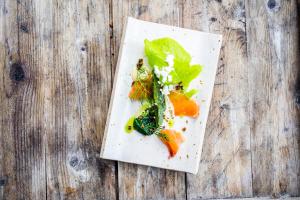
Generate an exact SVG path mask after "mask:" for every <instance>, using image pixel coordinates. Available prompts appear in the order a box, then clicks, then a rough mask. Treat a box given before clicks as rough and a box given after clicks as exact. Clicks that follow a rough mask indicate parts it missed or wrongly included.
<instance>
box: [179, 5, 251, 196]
mask: <svg viewBox="0 0 300 200" xmlns="http://www.w3.org/2000/svg"><path fill="white" fill-rule="evenodd" d="M182 16H183V17H182V19H183V26H184V27H187V28H192V29H198V30H203V31H209V32H213V33H220V34H222V35H223V45H222V49H221V55H220V61H219V67H218V70H217V76H216V81H215V87H214V94H213V99H212V104H211V108H210V113H209V118H208V122H207V128H206V135H205V139H204V145H203V150H202V156H201V157H202V158H201V163H200V167H199V172H198V175H197V176H194V175H190V174H188V175H187V198H188V199H199V198H224V197H249V196H252V182H251V154H250V153H251V152H250V126H249V104H248V77H247V73H248V67H247V55H246V33H245V23H246V22H245V6H244V1H243V0H241V1H232V0H226V1H193V0H187V1H184V3H183V11H182Z"/></svg>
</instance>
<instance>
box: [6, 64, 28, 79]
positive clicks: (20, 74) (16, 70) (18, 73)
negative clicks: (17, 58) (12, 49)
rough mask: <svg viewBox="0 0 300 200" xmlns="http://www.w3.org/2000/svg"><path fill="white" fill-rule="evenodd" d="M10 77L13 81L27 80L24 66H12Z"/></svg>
mask: <svg viewBox="0 0 300 200" xmlns="http://www.w3.org/2000/svg"><path fill="white" fill-rule="evenodd" d="M9 76H10V79H11V80H14V81H23V80H24V79H25V72H24V69H23V67H22V64H21V63H19V62H17V63H14V64H12V65H11V67H10V73H9Z"/></svg>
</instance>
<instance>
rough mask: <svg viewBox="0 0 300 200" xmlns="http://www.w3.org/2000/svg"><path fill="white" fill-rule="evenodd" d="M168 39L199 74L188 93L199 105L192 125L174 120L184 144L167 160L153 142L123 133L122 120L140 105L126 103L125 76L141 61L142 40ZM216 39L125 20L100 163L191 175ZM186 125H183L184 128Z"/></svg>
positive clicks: (159, 144) (218, 42) (198, 152)
mask: <svg viewBox="0 0 300 200" xmlns="http://www.w3.org/2000/svg"><path fill="white" fill-rule="evenodd" d="M161 37H171V38H173V39H175V40H176V41H177V42H179V43H180V44H181V45H182V46H183V47H184V48H185V49H186V50H187V51H188V52H189V53H190V54H191V56H192V63H193V64H200V65H202V66H203V70H202V72H201V74H200V75H199V77H198V78H197V79H195V80H194V81H193V82H192V83H191V85H190V87H191V88H197V89H199V91H200V92H199V93H198V94H197V95H195V96H194V97H193V98H194V99H195V100H196V101H197V102H198V104H199V105H200V115H199V117H198V118H197V119H191V118H188V117H182V118H180V117H178V118H177V117H176V119H175V123H174V128H173V129H175V130H178V131H180V130H181V129H182V128H183V127H186V131H185V132H183V134H184V135H185V137H186V141H185V142H184V143H183V144H182V145H181V147H180V149H179V151H178V153H177V155H176V156H175V157H173V158H171V159H169V152H168V149H167V147H166V146H165V145H164V144H163V143H162V142H161V141H160V140H159V139H158V137H156V136H155V135H152V136H143V135H141V134H139V133H138V132H136V131H133V132H131V133H130V134H128V133H126V132H125V130H124V127H125V124H126V122H127V120H128V119H129V118H130V117H131V116H132V115H133V114H134V113H136V111H137V110H138V108H139V106H140V103H138V102H133V101H131V100H130V99H129V98H128V93H129V91H130V87H131V82H132V79H131V75H130V74H131V71H132V69H133V67H135V65H136V63H137V61H138V59H139V58H145V60H147V59H146V57H145V55H144V39H149V40H152V39H157V38H161ZM221 43H222V36H221V35H217V34H210V33H205V32H200V31H194V30H189V29H183V28H179V27H173V26H167V25H162V24H157V23H152V22H146V21H141V20H137V19H134V18H131V17H129V18H128V20H127V24H126V28H125V29H124V33H123V38H122V44H121V45H120V46H121V49H120V52H119V59H118V64H117V70H116V74H115V81H114V88H113V93H112V97H111V102H110V108H109V113H108V118H107V122H106V128H105V133H104V138H103V143H102V149H101V157H102V158H105V159H111V160H118V161H123V162H129V163H136V164H141V165H148V166H154V167H159V168H166V169H172V170H178V171H185V172H190V173H193V174H196V173H197V171H198V166H199V161H200V157H201V152H202V144H203V138H204V133H205V125H206V121H207V116H208V112H209V105H210V101H211V96H212V91H213V86H214V80H215V74H216V69H217V63H218V57H219V52H220V48H221ZM186 121H188V122H186Z"/></svg>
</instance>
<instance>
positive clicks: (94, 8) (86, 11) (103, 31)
mask: <svg viewBox="0 0 300 200" xmlns="http://www.w3.org/2000/svg"><path fill="white" fill-rule="evenodd" d="M108 8H109V1H105V0H104V1H88V0H85V1H54V2H53V4H52V5H49V9H51V10H52V14H51V15H52V17H50V19H49V20H52V22H51V23H52V30H53V34H52V36H51V37H52V40H53V44H52V45H53V46H52V50H53V51H52V54H53V67H52V68H49V70H48V73H47V76H48V77H49V79H48V81H47V84H46V85H45V87H46V90H48V94H47V97H48V99H49V100H48V102H47V106H48V107H46V109H47V113H48V119H47V122H46V123H47V124H48V125H49V126H48V129H47V130H48V133H47V136H48V137H47V141H48V147H47V157H48V158H49V159H47V184H48V185H47V196H48V197H49V198H51V199H116V190H115V189H116V187H115V185H116V182H115V166H116V165H115V162H110V161H103V160H101V159H100V158H99V154H100V145H101V139H102V133H103V130H104V125H105V119H106V113H107V108H108V102H109V97H110V92H111V82H112V80H111V75H112V73H111V68H110V66H111V63H110V54H109V52H110V32H109V9H108Z"/></svg>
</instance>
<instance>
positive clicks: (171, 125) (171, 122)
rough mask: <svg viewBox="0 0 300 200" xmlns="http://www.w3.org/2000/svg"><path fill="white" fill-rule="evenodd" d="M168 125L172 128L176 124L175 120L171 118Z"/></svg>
mask: <svg viewBox="0 0 300 200" xmlns="http://www.w3.org/2000/svg"><path fill="white" fill-rule="evenodd" d="M168 125H169V127H170V128H172V127H173V126H174V120H173V119H169V120H168Z"/></svg>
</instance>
